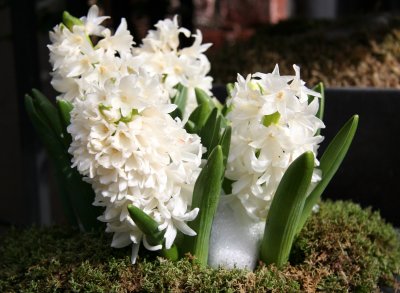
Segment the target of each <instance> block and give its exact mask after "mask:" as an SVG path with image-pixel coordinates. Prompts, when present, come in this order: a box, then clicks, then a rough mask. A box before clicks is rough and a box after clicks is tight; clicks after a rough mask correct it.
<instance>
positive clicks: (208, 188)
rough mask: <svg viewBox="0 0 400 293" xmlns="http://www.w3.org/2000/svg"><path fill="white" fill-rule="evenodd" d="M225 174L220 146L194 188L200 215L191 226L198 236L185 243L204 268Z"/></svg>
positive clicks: (215, 149)
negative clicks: (222, 179)
mask: <svg viewBox="0 0 400 293" xmlns="http://www.w3.org/2000/svg"><path fill="white" fill-rule="evenodd" d="M224 172H225V167H224V165H223V154H222V148H221V146H219V145H218V146H216V147H215V148H214V150H213V151H212V152H211V155H210V157H209V159H208V162H207V164H206V165H205V166H204V168H203V169H202V171H201V172H200V175H199V177H198V179H197V181H196V183H195V186H194V191H193V201H192V208H193V209H194V208H199V214H198V215H197V217H196V219H195V220H193V221H192V222H190V223H189V226H190V227H191V228H192V229H193V230H194V231H196V233H197V236H195V237H190V236H186V235H185V241H184V244H185V246H184V249H185V250H186V251H187V252H190V253H191V254H192V255H193V256H195V257H196V258H197V259H198V261H199V263H200V264H201V265H203V266H206V265H207V260H208V248H209V241H210V234H211V226H212V222H213V219H214V215H215V212H216V210H217V206H218V201H219V196H220V193H221V178H222V176H223V174H224Z"/></svg>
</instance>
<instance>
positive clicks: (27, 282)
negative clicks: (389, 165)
mask: <svg viewBox="0 0 400 293" xmlns="http://www.w3.org/2000/svg"><path fill="white" fill-rule="evenodd" d="M110 241H111V240H110V237H109V235H105V234H104V233H85V234H82V233H79V232H78V231H75V230H71V229H69V228H65V227H52V228H46V229H39V228H31V229H27V230H22V231H21V230H15V229H14V230H12V231H10V232H9V233H8V235H7V236H6V237H5V238H4V239H3V240H2V242H1V247H0V291H1V292H49V291H75V292H132V291H140V292H158V291H174V292H176V291H177V292H195V291H201V292H204V291H206V292H209V291H214V292H215V291H224V292H231V291H246V292H247V291H272V292H299V291H302V292H304V291H306V292H313V291H316V290H322V291H328V292H330V291H360V292H371V291H373V290H375V289H376V288H377V286H378V284H388V285H389V286H392V287H396V286H399V284H395V283H394V282H395V281H394V278H393V274H399V273H400V240H399V238H398V235H397V234H396V232H395V231H394V229H393V228H392V227H391V226H390V225H388V224H386V223H385V222H384V221H383V220H382V219H381V218H380V216H379V214H378V213H376V212H371V210H363V209H361V208H360V207H359V206H358V205H356V204H353V203H349V202H335V203H333V202H325V203H322V204H321V208H320V212H319V213H317V214H314V215H313V216H312V218H311V219H310V220H309V222H308V223H307V225H306V227H305V229H304V230H303V231H302V233H301V235H300V236H299V238H298V239H297V241H296V243H295V246H294V249H293V253H292V255H291V260H290V261H291V264H288V265H287V266H285V267H283V268H282V269H277V268H276V267H274V266H268V267H266V266H264V265H262V264H260V266H259V267H258V268H257V270H256V271H255V272H249V271H246V270H239V269H236V270H225V269H222V268H221V269H218V270H215V269H205V268H202V267H201V266H199V265H197V263H196V260H195V259H193V258H190V257H187V258H185V259H182V260H180V261H178V262H175V263H173V262H170V261H167V260H165V259H162V258H154V257H149V256H146V255H141V257H140V258H139V260H138V263H137V264H136V265H131V264H130V258H129V255H130V250H129V249H119V250H117V249H112V248H110V247H109V244H110ZM142 251H143V250H142Z"/></svg>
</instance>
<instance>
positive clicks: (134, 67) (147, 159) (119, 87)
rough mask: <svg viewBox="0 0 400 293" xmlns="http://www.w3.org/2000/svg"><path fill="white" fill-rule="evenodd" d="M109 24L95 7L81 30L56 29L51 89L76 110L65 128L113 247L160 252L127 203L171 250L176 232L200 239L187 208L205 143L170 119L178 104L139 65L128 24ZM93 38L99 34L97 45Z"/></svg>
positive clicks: (75, 164) (75, 161) (159, 78)
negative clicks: (144, 217) (147, 218)
mask: <svg viewBox="0 0 400 293" xmlns="http://www.w3.org/2000/svg"><path fill="white" fill-rule="evenodd" d="M104 19H105V17H98V8H97V7H96V6H93V7H92V8H91V9H90V10H89V13H88V16H87V17H84V18H81V21H82V25H75V26H73V27H72V29H71V30H70V29H68V28H67V27H65V26H64V25H59V26H57V27H55V29H54V32H52V33H51V40H52V42H53V43H52V45H50V46H49V48H50V52H51V53H50V60H51V63H52V64H53V69H54V76H53V81H52V84H53V86H54V88H55V89H56V90H58V91H59V92H61V93H62V95H61V96H60V98H63V99H66V100H68V101H71V102H72V103H73V106H74V108H73V110H72V112H71V124H70V126H69V127H68V132H69V133H70V134H71V136H72V143H71V146H70V148H69V152H70V153H71V154H72V156H73V159H72V162H73V165H72V166H73V167H76V168H77V169H78V171H79V172H80V173H81V174H82V175H83V176H84V177H85V180H86V181H88V182H89V183H91V184H92V187H93V189H94V191H95V193H96V198H95V201H94V204H95V205H99V206H104V207H105V211H104V214H103V215H102V216H101V217H100V220H102V221H104V222H106V223H107V230H106V231H108V232H113V233H114V237H113V242H112V246H114V247H123V246H126V245H129V244H131V243H134V244H136V245H134V248H135V247H136V248H137V247H138V244H140V242H141V240H142V239H143V243H144V245H145V246H146V247H147V248H148V249H151V250H158V249H161V245H157V246H154V247H153V246H151V245H150V244H149V243H148V242H147V240H146V237H143V235H142V233H141V231H140V230H139V228H138V227H137V225H136V224H135V223H134V222H133V221H132V219H131V217H130V216H129V214H128V210H127V206H128V205H129V204H133V205H135V206H136V207H138V208H140V209H142V210H143V211H144V212H145V213H147V214H148V215H150V216H151V217H152V218H153V219H154V220H155V221H157V222H158V223H159V229H160V231H161V230H165V234H164V238H165V247H166V248H170V247H171V245H172V243H173V242H174V240H175V237H176V235H177V231H178V230H179V231H181V232H182V233H184V234H188V235H192V236H193V235H195V234H196V233H195V232H194V231H193V230H192V229H190V228H189V226H188V225H187V224H186V222H187V221H191V220H193V219H194V218H195V217H196V216H197V213H198V209H193V210H190V205H191V202H192V192H193V187H194V182H195V181H196V179H197V177H198V174H199V173H200V167H199V166H200V163H201V156H202V151H203V150H202V145H201V143H200V138H199V137H198V136H197V135H193V134H188V133H187V132H186V131H185V130H184V128H183V124H182V122H181V121H180V120H178V119H177V120H174V119H172V118H171V116H170V115H169V113H170V112H171V111H173V110H174V109H175V108H176V106H175V105H172V104H171V103H170V97H169V95H168V92H167V91H166V90H165V86H164V84H163V83H162V76H160V75H156V74H153V73H152V72H149V71H148V70H146V68H143V67H141V66H140V64H142V63H143V60H141V58H142V57H141V56H140V55H138V56H135V55H134V54H133V53H132V52H133V50H132V48H131V45H132V44H133V38H132V36H131V35H130V34H129V32H128V31H127V29H126V22H125V21H124V20H122V22H121V24H120V26H119V28H118V29H117V31H116V32H115V34H111V32H110V31H109V30H108V29H106V28H104V27H102V26H101V25H100V23H101V22H102V21H103V20H104ZM166 22H167V23H168V21H166ZM92 35H96V36H99V37H101V39H100V41H98V43H97V44H96V46H93V44H92V42H91V40H90V37H89V36H92ZM136 252H137V250H136ZM133 258H134V256H133Z"/></svg>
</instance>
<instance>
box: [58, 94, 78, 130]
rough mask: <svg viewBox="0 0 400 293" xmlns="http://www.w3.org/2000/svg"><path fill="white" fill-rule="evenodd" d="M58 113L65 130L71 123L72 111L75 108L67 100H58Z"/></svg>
mask: <svg viewBox="0 0 400 293" xmlns="http://www.w3.org/2000/svg"><path fill="white" fill-rule="evenodd" d="M57 106H58V112H59V115H60V118H61V122H62V124H63V126H64V128H67V127H68V126H69V124H70V123H71V111H72V109H73V108H74V106H73V105H72V103H71V102H68V101H66V100H61V99H60V100H57Z"/></svg>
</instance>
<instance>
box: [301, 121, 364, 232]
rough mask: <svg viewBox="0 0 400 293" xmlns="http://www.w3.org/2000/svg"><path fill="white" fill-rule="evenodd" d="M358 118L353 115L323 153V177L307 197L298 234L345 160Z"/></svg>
mask: <svg viewBox="0 0 400 293" xmlns="http://www.w3.org/2000/svg"><path fill="white" fill-rule="evenodd" d="M358 120H359V118H358V115H354V116H353V117H351V118H350V119H349V120H348V121H347V122H346V124H345V125H344V126H343V127H342V128H341V129H340V131H339V132H338V133H337V134H336V136H335V137H334V138H333V140H332V141H331V143H330V144H329V145H328V147H327V148H326V150H325V152H324V154H323V155H322V157H321V160H320V166H319V168H320V169H321V171H322V179H321V181H319V182H318V184H317V185H316V186H315V188H314V190H313V191H312V192H311V193H310V195H309V196H308V197H307V200H306V202H305V205H304V209H303V212H302V215H301V219H300V222H299V224H298V227H297V234H298V233H300V231H301V229H302V228H303V226H304V224H305V223H306V221H307V219H308V217H309V216H310V214H311V212H312V208H313V207H314V205H315V204H317V203H318V201H319V200H320V198H321V194H322V193H323V192H324V190H325V188H326V187H327V186H328V184H329V182H330V181H331V179H332V178H333V176H334V175H335V173H336V171H337V170H338V169H339V167H340V164H341V163H342V162H343V159H344V157H345V156H346V154H347V151H348V150H349V148H350V145H351V142H352V141H353V138H354V135H355V134H356V131H357V126H358Z"/></svg>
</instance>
